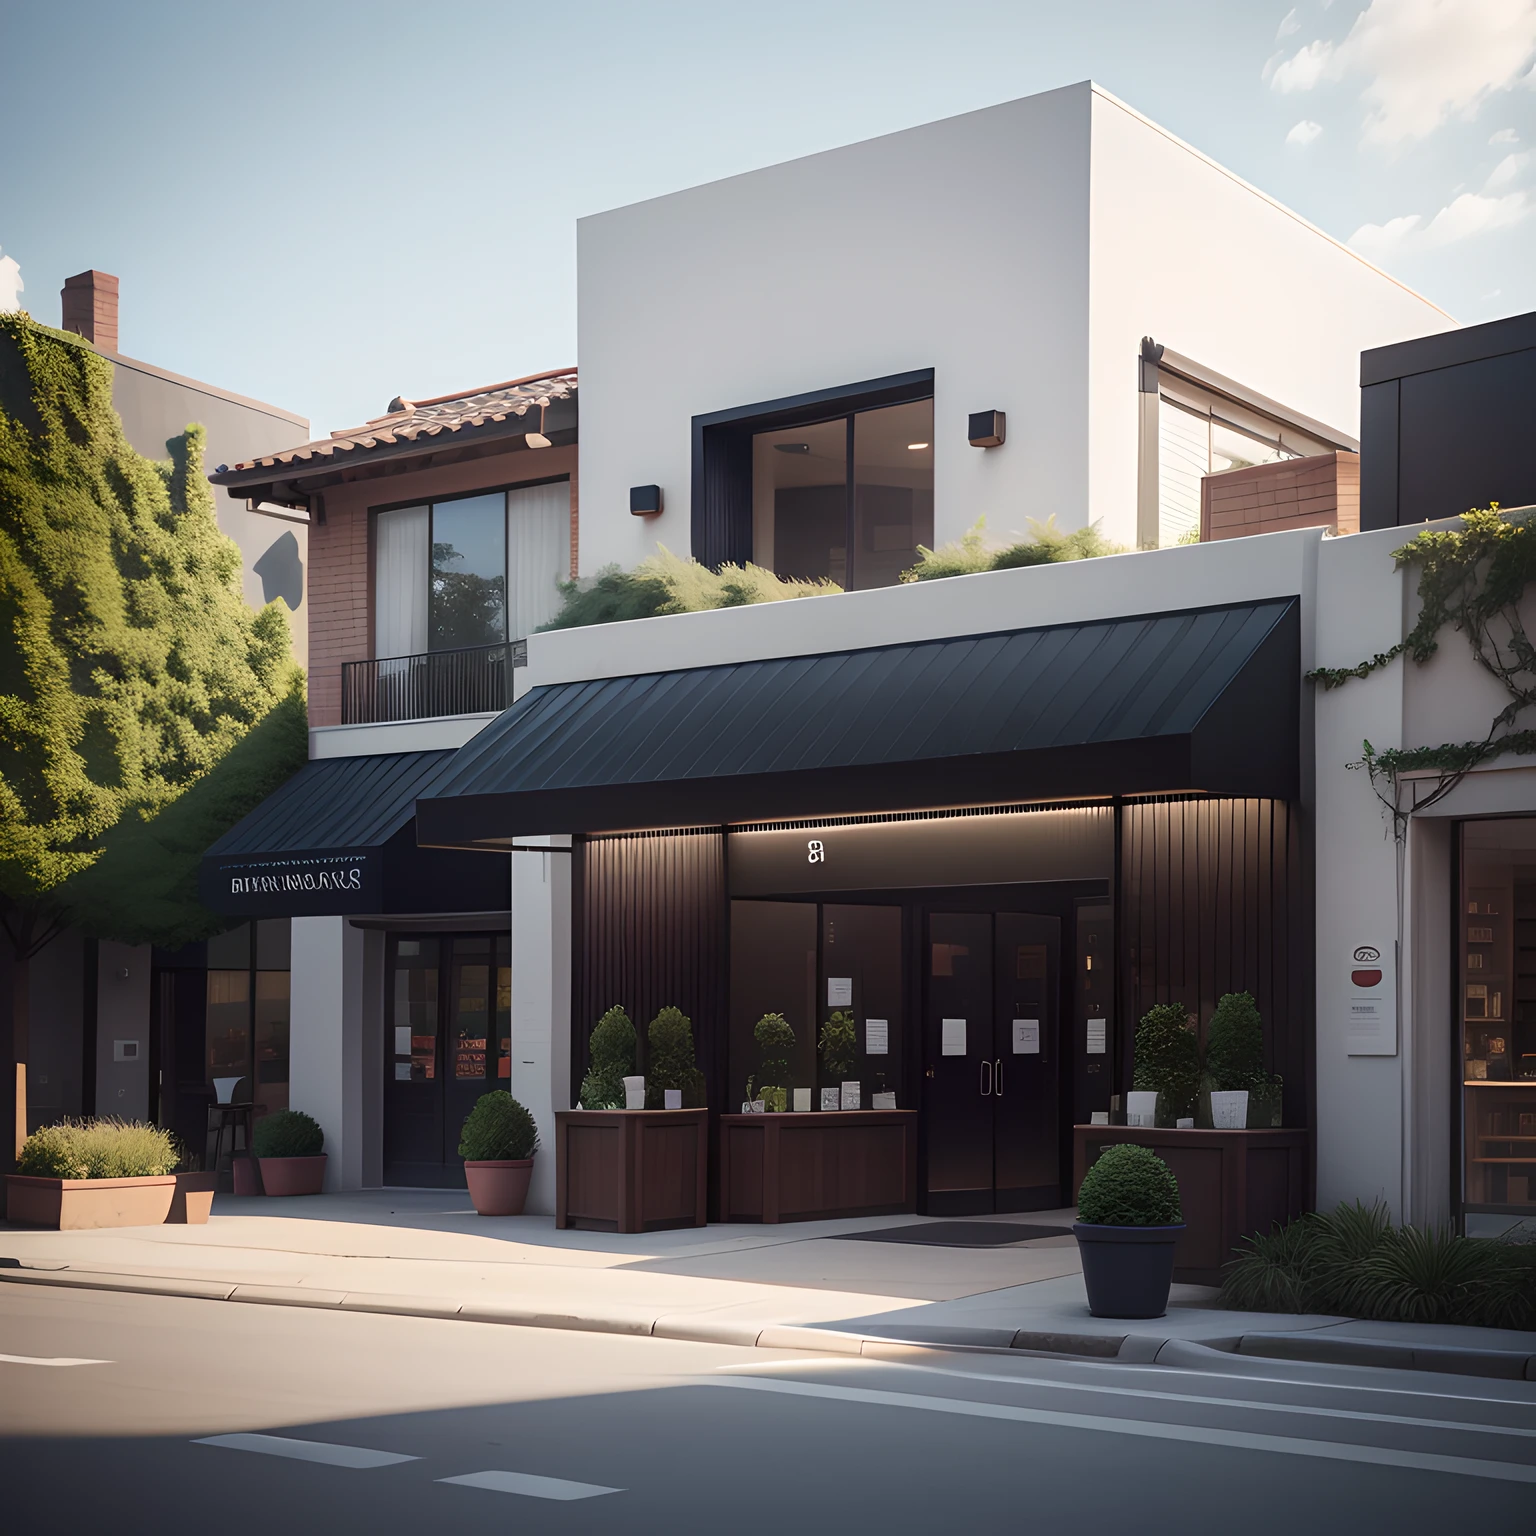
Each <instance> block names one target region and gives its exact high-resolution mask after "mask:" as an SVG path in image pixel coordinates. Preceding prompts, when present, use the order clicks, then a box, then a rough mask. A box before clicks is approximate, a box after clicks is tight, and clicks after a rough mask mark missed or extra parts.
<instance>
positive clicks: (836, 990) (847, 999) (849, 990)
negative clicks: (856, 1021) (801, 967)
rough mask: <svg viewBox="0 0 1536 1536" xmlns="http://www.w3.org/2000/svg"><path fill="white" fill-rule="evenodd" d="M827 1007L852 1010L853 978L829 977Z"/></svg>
mask: <svg viewBox="0 0 1536 1536" xmlns="http://www.w3.org/2000/svg"><path fill="white" fill-rule="evenodd" d="M827 1007H828V1008H851V1007H853V977H852V976H828V977H827Z"/></svg>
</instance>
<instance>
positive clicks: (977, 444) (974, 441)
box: [966, 411, 1008, 448]
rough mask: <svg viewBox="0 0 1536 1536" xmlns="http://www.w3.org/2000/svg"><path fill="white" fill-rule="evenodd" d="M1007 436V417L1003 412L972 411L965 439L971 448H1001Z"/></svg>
mask: <svg viewBox="0 0 1536 1536" xmlns="http://www.w3.org/2000/svg"><path fill="white" fill-rule="evenodd" d="M1007 435H1008V417H1007V415H1006V414H1005V413H1004V412H1003V411H972V412H971V422H970V430H969V431H968V432H967V433H966V437H967V438H969V439H970V444H971V447H972V448H1001V447H1002V446H1003V440H1004V438H1006V437H1007Z"/></svg>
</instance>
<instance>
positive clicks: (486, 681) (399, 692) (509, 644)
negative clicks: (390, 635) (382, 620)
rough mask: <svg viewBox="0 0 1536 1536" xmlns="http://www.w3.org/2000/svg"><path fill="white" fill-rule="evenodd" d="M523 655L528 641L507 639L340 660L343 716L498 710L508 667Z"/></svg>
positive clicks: (367, 720)
mask: <svg viewBox="0 0 1536 1536" xmlns="http://www.w3.org/2000/svg"><path fill="white" fill-rule="evenodd" d="M527 661H528V642H527V641H526V640H511V641H506V642H504V643H502V644H500V645H477V646H472V647H470V648H468V649H465V650H459V651H428V652H427V653H426V655H424V656H386V657H382V658H380V659H378V660H376V661H347V662H343V663H342V667H341V722H342V724H343V725H376V724H380V723H382V722H384V721H387V720H431V719H435V718H436V717H438V716H441V715H480V714H489V713H492V712H494V711H496V710H502V709H505V708H506V707H507V705H508V704H510V703H511V702H512V669H513V668H514V667H521V666H525V665H527Z"/></svg>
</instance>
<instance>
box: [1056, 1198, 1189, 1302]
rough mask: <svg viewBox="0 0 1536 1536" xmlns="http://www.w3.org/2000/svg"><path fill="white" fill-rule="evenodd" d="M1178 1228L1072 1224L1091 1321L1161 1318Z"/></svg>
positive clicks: (1182, 1227) (1166, 1295) (1169, 1283)
mask: <svg viewBox="0 0 1536 1536" xmlns="http://www.w3.org/2000/svg"><path fill="white" fill-rule="evenodd" d="M1183 1230H1184V1224H1183V1223H1182V1222H1180V1223H1179V1225H1178V1226H1176V1227H1096V1226H1093V1225H1092V1224H1091V1223H1089V1222H1086V1221H1077V1222H1074V1223H1073V1224H1072V1231H1073V1234H1074V1235H1075V1236H1076V1238H1077V1250H1078V1252H1079V1253H1080V1254H1081V1255H1082V1260H1083V1284H1084V1285H1085V1286H1086V1287H1087V1288H1088V1310H1089V1311H1090V1312H1091V1313H1092V1314H1093V1315H1094V1316H1095V1317H1161V1316H1162V1315H1163V1313H1165V1312H1166V1311H1167V1310H1168V1289H1169V1287H1170V1286H1171V1285H1172V1284H1173V1245H1174V1244H1175V1243H1176V1242H1178V1240H1179V1234H1180V1233H1181V1232H1182V1231H1183Z"/></svg>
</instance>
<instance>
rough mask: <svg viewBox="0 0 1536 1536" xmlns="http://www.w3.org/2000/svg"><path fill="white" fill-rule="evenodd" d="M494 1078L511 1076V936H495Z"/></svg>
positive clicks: (503, 934) (504, 934)
mask: <svg viewBox="0 0 1536 1536" xmlns="http://www.w3.org/2000/svg"><path fill="white" fill-rule="evenodd" d="M495 1028H496V1076H497V1077H500V1078H509V1077H511V1075H512V936H511V935H510V934H506V933H502V934H498V935H497V936H496V1021H495Z"/></svg>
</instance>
